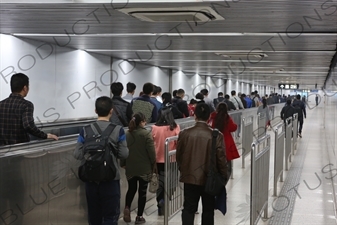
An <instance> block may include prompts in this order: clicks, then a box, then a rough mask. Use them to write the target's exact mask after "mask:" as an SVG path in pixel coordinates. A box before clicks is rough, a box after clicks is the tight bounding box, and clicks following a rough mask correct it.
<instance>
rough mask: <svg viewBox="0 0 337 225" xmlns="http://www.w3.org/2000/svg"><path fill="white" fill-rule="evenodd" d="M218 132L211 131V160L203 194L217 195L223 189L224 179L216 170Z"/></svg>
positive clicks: (215, 130)
mask: <svg viewBox="0 0 337 225" xmlns="http://www.w3.org/2000/svg"><path fill="white" fill-rule="evenodd" d="M218 134H219V131H218V130H217V129H213V131H212V151H211V159H210V162H209V171H208V174H207V178H206V185H205V192H206V193H207V194H209V195H213V196H216V195H219V194H220V193H221V191H222V190H223V189H224V187H225V184H226V182H225V179H224V177H223V176H222V174H220V173H219V172H218V171H217V169H216V160H215V155H216V146H215V145H216V138H217V137H218Z"/></svg>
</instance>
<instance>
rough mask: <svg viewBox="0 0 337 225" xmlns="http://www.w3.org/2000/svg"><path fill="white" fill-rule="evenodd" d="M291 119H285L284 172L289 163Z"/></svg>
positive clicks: (287, 168)
mask: <svg viewBox="0 0 337 225" xmlns="http://www.w3.org/2000/svg"><path fill="white" fill-rule="evenodd" d="M292 119H293V118H292V117H289V118H287V119H286V124H285V126H286V143H285V151H284V152H285V161H286V170H289V162H291V146H292V143H291V136H292V135H293V134H292V126H293V124H292Z"/></svg>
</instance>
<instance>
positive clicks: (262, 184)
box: [250, 134, 270, 225]
mask: <svg viewBox="0 0 337 225" xmlns="http://www.w3.org/2000/svg"><path fill="white" fill-rule="evenodd" d="M259 145H261V146H262V145H263V148H260V149H261V150H260V151H259V152H257V149H258V148H259ZM251 161H252V163H251V178H250V224H251V225H253V224H257V222H258V221H259V219H260V217H261V213H260V212H261V211H264V218H267V217H268V192H269V191H268V188H269V164H270V135H269V134H268V135H265V136H263V137H261V138H260V139H258V140H256V141H254V142H253V143H252V145H251Z"/></svg>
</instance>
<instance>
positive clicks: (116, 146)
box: [0, 73, 306, 225]
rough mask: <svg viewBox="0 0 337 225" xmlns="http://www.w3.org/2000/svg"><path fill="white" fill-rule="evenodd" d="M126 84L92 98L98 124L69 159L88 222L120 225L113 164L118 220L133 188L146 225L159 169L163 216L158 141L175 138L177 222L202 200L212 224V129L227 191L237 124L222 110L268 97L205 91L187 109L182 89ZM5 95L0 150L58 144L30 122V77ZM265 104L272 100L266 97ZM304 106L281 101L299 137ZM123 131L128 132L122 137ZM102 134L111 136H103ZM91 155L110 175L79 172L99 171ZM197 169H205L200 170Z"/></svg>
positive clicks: (185, 220)
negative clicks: (179, 194) (179, 191)
mask: <svg viewBox="0 0 337 225" xmlns="http://www.w3.org/2000/svg"><path fill="white" fill-rule="evenodd" d="M126 87H127V95H125V96H124V97H122V93H123V89H124V87H123V85H122V84H121V83H120V82H114V83H112V84H111V87H110V89H111V93H112V94H113V97H112V98H109V97H106V96H102V97H99V98H97V99H96V102H95V112H96V114H97V116H98V118H97V121H96V122H94V123H93V124H91V125H88V126H86V127H84V128H83V130H81V132H80V134H79V136H78V140H77V144H76V148H75V151H74V157H75V158H76V159H78V160H81V167H80V168H82V169H83V171H84V172H83V173H84V174H81V175H82V177H80V178H81V179H82V180H83V181H84V182H85V191H86V198H87V204H88V221H89V224H92V225H103V224H113V225H114V224H118V219H119V215H120V198H121V194H120V171H119V169H118V168H119V165H118V159H119V160H120V166H121V167H122V168H124V169H125V175H126V178H127V181H128V190H127V193H126V196H125V206H124V209H123V219H124V221H125V222H131V221H132V218H131V216H130V210H131V204H132V201H133V199H134V196H135V194H136V192H137V191H138V210H137V216H136V218H135V224H142V223H145V222H146V219H145V218H144V217H143V214H144V209H145V205H146V192H147V188H148V184H149V182H150V180H151V178H152V174H153V171H158V174H159V188H158V190H157V193H156V200H157V207H158V215H163V214H164V212H165V210H164V205H165V204H164V203H165V202H164V196H165V194H168V195H170V196H171V195H172V194H173V192H174V191H175V190H174V188H173V189H172V190H164V189H165V188H164V187H165V182H164V180H165V179H164V178H165V176H167V175H168V174H165V169H164V168H165V167H164V163H165V162H164V152H165V149H164V142H165V139H166V138H168V137H172V136H177V135H178V140H177V141H176V142H171V143H170V146H169V150H173V149H176V151H177V152H176V163H177V164H178V168H179V170H180V174H181V176H180V178H179V181H180V182H183V183H184V203H183V205H184V209H183V211H182V224H183V225H192V224H193V223H194V216H195V213H196V212H197V208H198V202H199V199H200V197H201V198H202V205H203V209H202V210H203V211H202V224H203V225H206V224H207V225H212V224H214V207H215V196H212V195H210V194H208V193H206V192H205V183H206V179H207V170H208V168H209V165H210V163H211V162H210V158H211V152H212V150H213V149H212V129H214V128H216V129H217V130H219V131H220V133H219V135H218V136H217V138H216V144H215V152H216V160H215V165H216V168H217V170H218V171H219V172H220V174H221V176H222V177H223V180H224V181H225V182H224V183H223V186H224V188H225V186H226V183H227V182H228V179H229V177H230V175H231V172H232V160H234V159H236V158H239V157H240V155H239V153H238V150H237V147H236V144H235V142H234V139H233V137H232V134H231V133H232V132H235V131H236V130H237V129H238V128H239V127H240V124H236V123H235V122H234V121H233V119H232V118H231V116H230V115H229V114H228V111H230V110H239V109H244V108H249V107H258V112H265V113H267V111H266V110H267V105H268V99H269V98H268V99H267V98H263V99H260V98H259V96H258V94H257V92H252V93H251V95H250V96H246V95H245V94H241V93H240V94H239V96H237V94H236V91H234V90H233V91H232V92H231V97H230V96H229V95H225V96H224V95H223V93H219V94H218V98H217V99H214V100H213V101H212V100H211V99H210V98H209V97H208V93H209V92H208V90H207V89H203V90H201V91H200V93H198V94H197V95H196V100H194V99H193V100H191V102H190V104H187V102H186V101H185V100H183V98H184V96H185V91H184V90H183V89H178V90H176V91H175V92H174V94H173V98H172V95H171V93H169V92H164V93H163V94H161V92H162V90H161V88H160V87H159V86H155V85H153V84H152V83H145V84H144V85H143V88H142V94H141V95H140V96H139V97H134V94H135V90H136V85H135V84H134V83H131V82H129V83H128V84H127V85H126ZM11 90H12V94H11V95H10V96H9V97H8V98H7V99H5V100H3V101H1V102H0V115H1V116H0V124H1V129H0V130H1V133H0V146H1V145H11V144H17V143H23V142H28V141H29V134H31V135H34V136H37V137H40V138H43V139H46V138H50V139H54V140H58V137H57V136H55V135H53V134H46V133H44V132H42V131H41V130H39V129H38V128H37V127H36V125H35V124H34V118H33V109H34V107H33V104H32V103H31V102H29V101H27V100H25V99H24V97H26V96H27V94H28V92H29V79H28V77H27V76H26V75H24V74H22V73H19V74H15V75H13V76H12V78H11ZM273 96H275V95H273ZM276 96H277V95H276ZM269 101H270V103H271V100H269ZM278 101H279V100H278ZM261 102H262V103H261ZM273 102H274V103H275V102H276V101H273ZM302 103H303V102H301V100H300V96H299V95H298V96H297V99H296V100H294V102H293V103H292V106H290V104H291V101H289V100H287V104H288V106H287V107H288V108H289V109H291V111H292V112H293V113H294V112H295V110H292V108H294V109H297V108H300V110H301V113H300V112H299V123H300V126H299V135H300V137H301V130H302V125H303V117H304V118H306V112H305V105H304V104H302ZM284 111H285V110H282V112H281V117H282V118H285V116H288V114H287V115H285V112H284ZM282 113H283V114H282ZM267 114H268V113H267ZM300 114H301V115H300ZM268 115H269V114H268ZM189 116H194V118H195V121H196V123H195V125H194V126H192V127H190V128H187V129H184V130H183V131H180V127H179V125H178V124H176V122H175V119H177V118H184V117H189ZM301 118H302V119H301ZM147 123H154V125H152V127H151V131H149V130H147V129H145V125H146V124H147ZM123 127H127V128H128V129H127V131H126V132H125V131H124V128H123ZM108 129H109V132H106V130H108ZM97 140H99V141H97ZM99 142H102V143H105V144H103V145H100V146H99V148H96V147H97V146H95V144H97V145H98V144H99ZM102 148H103V150H102ZM88 149H90V151H89V150H88ZM94 151H95V152H96V153H97V154H102V152H103V153H104V152H108V151H109V152H108V153H107V154H108V155H102V156H103V157H108V159H107V158H104V160H105V161H104V166H105V167H104V168H100V169H99V171H100V172H101V171H102V170H104V171H108V172H107V173H110V175H109V176H105V175H104V176H103V177H100V178H97V179H96V178H93V177H92V176H89V175H88V176H87V174H85V173H88V171H89V170H91V171H94V170H95V166H92V165H96V167H99V166H97V164H94V161H95V160H101V159H98V158H97V157H96V158H95V157H94V156H93V155H92V152H94ZM89 161H90V162H89ZM95 162H96V161H95ZM90 163H91V164H90ZM171 163H175V161H172V162H171ZM106 164H107V165H108V166H106ZM89 165H90V166H89ZM200 165H204V166H203V167H200ZM111 173H112V174H111ZM170 176H172V177H171V178H170V179H172V180H175V179H176V177H174V176H177V174H175V172H174V171H172V172H170Z"/></svg>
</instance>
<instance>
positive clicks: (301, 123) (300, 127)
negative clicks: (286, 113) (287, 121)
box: [298, 118, 303, 134]
mask: <svg viewBox="0 0 337 225" xmlns="http://www.w3.org/2000/svg"><path fill="white" fill-rule="evenodd" d="M302 127H303V118H301V119H300V118H299V119H298V133H300V134H302Z"/></svg>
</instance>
